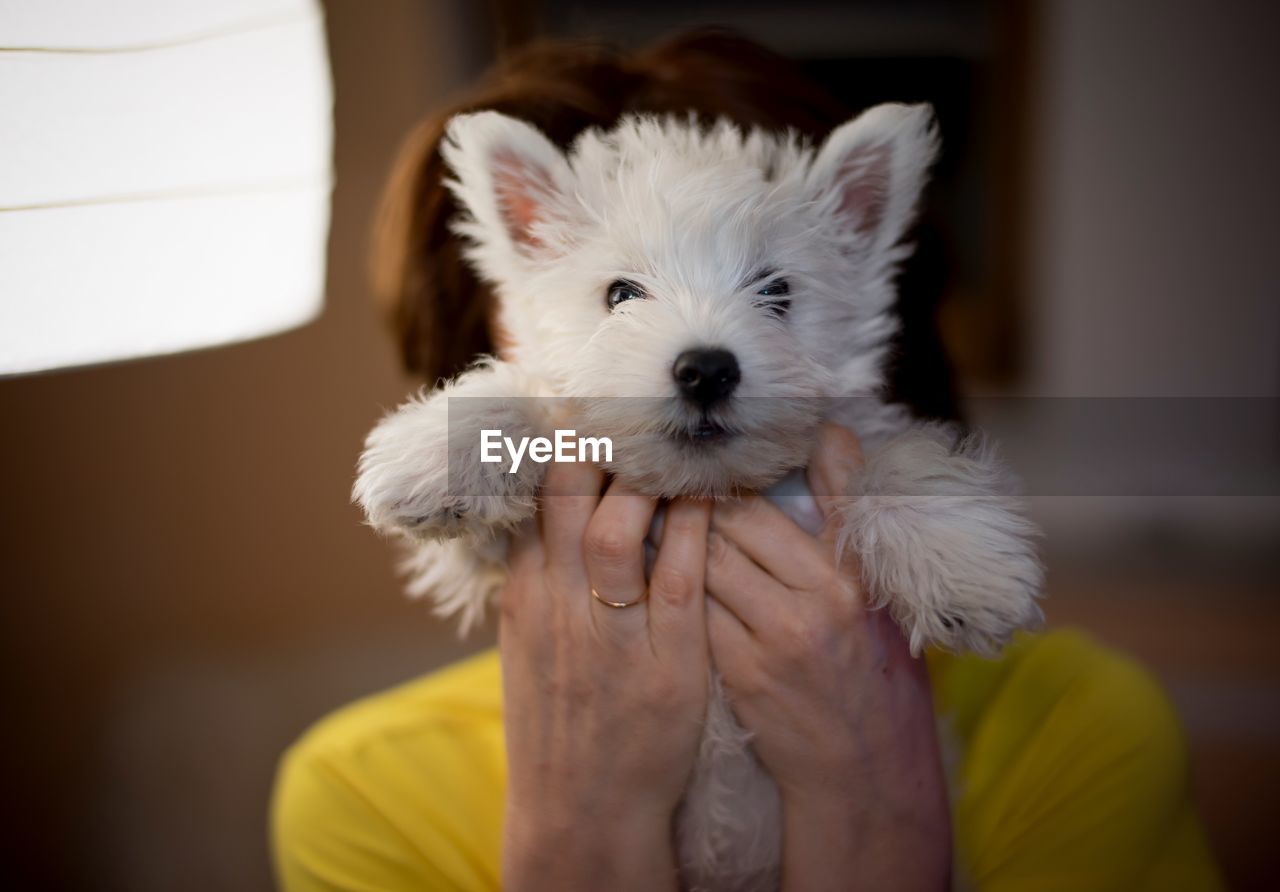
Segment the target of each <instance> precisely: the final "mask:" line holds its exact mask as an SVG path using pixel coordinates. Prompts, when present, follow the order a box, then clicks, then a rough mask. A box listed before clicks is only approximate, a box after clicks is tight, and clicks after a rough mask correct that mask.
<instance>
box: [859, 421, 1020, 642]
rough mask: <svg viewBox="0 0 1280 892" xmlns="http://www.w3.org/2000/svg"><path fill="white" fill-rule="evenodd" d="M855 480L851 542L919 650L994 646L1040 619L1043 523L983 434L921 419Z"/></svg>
mask: <svg viewBox="0 0 1280 892" xmlns="http://www.w3.org/2000/svg"><path fill="white" fill-rule="evenodd" d="M855 486H856V491H855V492H854V493H853V495H854V498H853V499H852V500H851V502H850V504H849V506H848V508H847V509H846V512H845V519H844V526H843V530H842V540H841V544H842V547H844V546H848V547H850V548H852V549H854V550H855V551H856V552H857V553H858V555H859V557H860V558H861V560H862V565H863V574H864V577H865V579H866V581H867V584H868V586H869V588H870V592H871V596H872V603H873V604H874V605H875V606H882V605H883V606H886V607H887V608H888V610H889V611H890V612H891V614H892V615H893V617H894V619H895V620H897V621H898V623H899V624H900V625H901V626H902V628H903V631H905V632H906V633H907V635H908V638H909V640H910V644H911V650H912V652H913V653H917V654H918V653H920V652H921V651H922V650H923V649H924V647H925V645H927V644H934V645H938V646H940V647H943V648H945V649H947V650H951V651H966V650H972V651H977V652H979V653H985V654H993V653H995V652H996V651H998V650H999V649H1000V647H1002V646H1003V645H1004V644H1005V642H1007V641H1008V640H1009V637H1010V636H1011V635H1012V634H1013V633H1014V632H1015V631H1016V630H1018V629H1021V628H1030V627H1033V626H1035V625H1037V624H1038V623H1039V622H1040V621H1041V619H1042V614H1041V612H1040V608H1039V606H1038V605H1037V603H1036V599H1037V598H1038V597H1039V596H1040V590H1041V586H1042V584H1043V576H1044V573H1043V569H1042V568H1041V566H1040V561H1039V559H1038V558H1037V556H1036V551H1035V547H1034V540H1035V538H1036V536H1037V535H1038V530H1037V529H1036V527H1035V525H1034V524H1032V523H1031V522H1030V521H1029V520H1028V519H1027V518H1026V517H1025V516H1024V515H1023V513H1022V508H1021V504H1020V502H1019V500H1018V499H1016V498H1014V497H1013V496H1012V495H1010V494H1009V493H1010V491H1011V489H1012V487H1011V485H1010V481H1009V475H1008V472H1007V471H1006V470H1005V469H1004V468H1003V467H1002V466H1001V464H1000V463H999V462H998V460H997V459H996V457H995V455H994V453H993V451H992V450H991V449H990V448H989V447H988V446H987V445H986V444H985V442H984V441H982V440H981V439H979V438H974V437H969V438H965V439H962V440H959V441H957V440H956V439H955V437H954V435H952V434H951V433H950V432H949V431H948V430H947V429H945V428H938V427H932V426H930V427H924V428H918V429H913V430H912V431H909V432H907V433H906V434H903V435H902V436H900V437H898V438H896V439H894V440H892V441H890V442H889V443H888V444H886V445H885V447H884V448H883V449H881V450H880V451H878V452H876V453H875V454H873V455H872V456H871V458H870V460H869V461H868V463H867V466H866V468H865V470H864V473H863V474H862V475H861V476H860V477H859V479H858V480H857V482H856V484H855Z"/></svg>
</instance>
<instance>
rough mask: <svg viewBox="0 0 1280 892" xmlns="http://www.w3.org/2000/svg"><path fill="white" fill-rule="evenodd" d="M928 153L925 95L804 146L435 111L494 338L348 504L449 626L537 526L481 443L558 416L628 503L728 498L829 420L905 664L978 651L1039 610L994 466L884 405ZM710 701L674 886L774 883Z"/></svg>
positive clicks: (379, 455) (771, 817) (1021, 526)
mask: <svg viewBox="0 0 1280 892" xmlns="http://www.w3.org/2000/svg"><path fill="white" fill-rule="evenodd" d="M936 147H937V138H936V132H935V130H934V127H933V124H932V118H931V114H930V110H929V109H928V108H927V107H925V106H904V105H881V106H877V107H875V108H872V109H870V110H869V111H867V112H865V113H863V114H862V115H861V116H859V117H857V118H855V119H854V120H851V121H849V122H848V123H846V124H844V125H843V126H841V127H839V128H838V129H836V130H835V131H834V132H833V133H832V134H831V135H830V137H829V138H828V139H827V140H826V141H825V142H824V143H823V145H822V146H820V147H818V148H817V149H816V150H815V149H814V148H811V147H809V146H807V145H805V144H803V143H802V142H801V141H800V140H798V139H797V138H795V137H793V136H778V135H773V134H768V133H762V132H756V131H753V132H750V133H743V132H742V131H740V130H739V129H737V128H735V127H734V126H731V125H730V124H728V123H720V124H718V125H716V126H714V127H711V128H706V127H701V126H698V125H697V124H696V123H695V122H693V121H692V120H686V119H673V118H666V119H657V118H648V117H630V118H626V119H624V120H623V122H622V123H621V124H620V125H619V126H618V127H616V128H615V129H613V130H611V131H608V132H600V131H587V132H585V133H583V134H582V135H581V136H580V137H579V138H578V139H577V141H576V142H575V143H574V145H573V147H572V149H571V150H570V151H569V152H568V153H567V154H566V153H564V152H561V151H560V150H559V149H557V148H556V147H555V146H554V145H553V144H552V143H551V142H550V141H549V140H547V139H546V137H544V136H543V135H542V134H541V133H539V132H538V131H537V130H535V129H534V128H532V127H530V126H529V125H527V124H525V123H523V122H521V121H518V120H514V119H512V118H509V117H506V116H503V115H500V114H497V113H493V112H482V113H478V114H469V115H461V116H458V117H456V118H454V119H453V120H452V121H451V122H450V124H449V127H448V132H447V137H446V140H445V142H444V144H443V152H444V157H445V160H446V162H447V163H448V165H449V167H450V168H451V170H452V172H453V175H454V179H453V180H451V181H450V184H449V185H450V187H451V188H452V190H453V192H454V194H455V195H456V197H457V199H458V202H459V204H460V206H461V207H462V208H463V209H465V212H466V213H465V215H463V216H461V218H460V219H458V220H456V221H455V224H454V225H455V231H456V232H457V233H458V234H459V235H460V236H462V237H463V238H464V239H465V240H466V241H467V244H468V258H469V260H470V262H471V263H472V264H473V265H474V267H475V269H476V270H477V272H478V273H479V274H480V276H482V277H483V278H484V279H485V280H487V281H488V282H489V283H491V284H492V285H493V286H494V288H495V291H496V293H497V294H498V296H499V309H498V312H499V318H498V322H499V324H500V326H501V328H502V329H503V330H504V331H505V332H507V333H509V335H510V336H511V339H512V341H513V344H512V346H511V348H510V351H509V353H508V354H507V355H506V356H505V357H504V358H503V359H502V360H499V359H488V360H485V361H484V362H482V363H480V364H478V365H477V366H476V367H475V368H473V369H472V370H470V371H468V372H466V373H465V374H463V375H461V376H460V377H458V378H457V379H456V380H454V381H452V382H451V383H449V384H447V385H445V386H444V387H442V388H440V389H437V390H434V391H431V392H427V393H423V394H421V395H419V396H417V397H415V398H414V399H411V400H410V401H409V402H407V403H405V404H404V405H403V406H401V407H400V408H399V409H397V410H396V411H395V412H393V413H391V414H390V415H388V416H387V417H386V418H384V419H383V420H382V422H381V423H380V424H379V425H378V426H377V427H376V428H375V429H374V430H373V432H372V433H371V434H370V435H369V438H368V442H367V444H366V449H365V452H364V454H363V456H362V457H361V460H360V468H359V477H358V480H357V482H356V485H355V498H356V499H357V500H358V501H359V503H360V504H361V505H362V506H363V508H364V510H365V512H366V513H367V515H368V518H369V520H370V522H371V523H372V524H373V526H375V527H376V528H377V529H379V530H381V531H384V532H392V533H398V534H402V535H404V536H406V537H408V538H409V539H411V540H413V541H414V542H415V543H416V546H415V547H416V552H415V554H414V556H413V557H412V559H411V561H410V570H411V572H412V574H413V580H412V582H411V585H410V588H411V591H413V592H415V593H418V594H430V595H431V596H432V597H434V598H435V600H436V603H437V606H438V609H439V610H440V611H441V612H442V613H445V614H450V615H456V616H458V617H459V618H460V619H461V621H462V623H463V625H464V628H465V627H466V626H469V625H470V624H471V623H473V622H475V621H476V620H477V619H478V618H479V617H480V616H481V615H482V613H483V610H484V606H485V604H486V603H487V602H488V601H489V600H490V599H491V598H492V597H493V595H494V594H495V593H496V592H497V590H498V589H499V588H500V587H501V585H502V582H503V579H504V571H503V564H502V560H503V553H504V550H505V530H507V529H509V528H511V527H512V526H514V525H515V524H517V523H519V522H520V521H521V520H523V519H525V518H526V517H528V516H529V515H530V514H531V513H532V512H533V511H534V509H535V500H536V495H537V491H538V488H539V485H540V482H541V475H542V472H543V471H544V469H545V465H544V464H541V463H538V462H534V461H529V460H525V461H523V462H522V463H520V465H519V468H518V470H517V471H516V473H508V471H510V470H511V469H512V466H513V463H512V461H511V460H510V458H509V457H505V453H504V460H503V461H501V462H498V463H486V462H481V461H480V454H481V453H480V447H481V441H482V437H481V431H484V430H500V431H502V433H503V435H504V436H507V437H511V438H512V439H513V440H518V439H519V438H522V437H536V436H550V435H551V430H552V427H553V421H555V422H557V423H560V424H561V425H563V423H564V421H565V420H566V419H570V420H571V421H572V425H571V426H572V427H574V428H575V429H576V430H577V431H578V432H579V433H581V434H583V435H590V436H593V437H608V438H610V440H611V441H612V444H613V458H612V461H610V462H608V463H607V464H606V468H607V470H608V471H609V472H610V473H612V474H613V475H615V476H616V477H618V478H619V479H621V480H624V481H625V482H627V483H628V484H630V485H631V486H632V487H635V488H637V489H639V490H641V491H643V492H645V493H647V494H650V495H657V496H663V497H673V496H678V495H693V494H703V495H712V496H727V495H731V494H733V493H735V492H738V491H745V490H759V489H764V488H766V487H768V486H769V485H771V484H774V483H775V482H777V481H778V480H779V479H780V478H782V477H784V476H785V475H787V474H788V472H792V471H794V470H795V469H797V468H800V467H801V466H802V465H803V464H804V463H805V461H806V458H807V456H808V454H809V451H810V448H811V445H812V442H813V435H814V432H815V429H816V428H817V426H818V425H819V424H820V423H821V422H822V420H823V419H824V418H832V419H833V420H836V421H838V422H840V423H842V424H844V425H846V426H847V427H850V428H851V429H853V430H854V431H855V432H856V433H857V434H858V435H859V437H860V438H861V439H862V442H863V445H864V450H865V452H866V455H867V464H866V468H865V470H864V471H863V472H862V473H861V474H860V475H859V476H858V478H857V479H856V480H855V482H854V485H853V487H854V488H853V492H851V493H849V495H850V496H853V497H854V498H851V499H850V500H849V502H848V505H847V508H846V509H844V512H843V516H842V517H841V518H840V520H841V523H842V528H841V535H840V542H841V545H842V546H843V547H847V548H851V549H853V550H855V551H856V552H857V553H858V556H859V558H860V560H861V563H862V567H863V570H864V574H865V583H866V586H867V590H868V592H869V597H870V599H871V603H872V604H873V605H874V606H883V607H885V608H886V609H888V610H889V611H890V612H891V614H892V616H893V617H894V618H895V619H896V620H897V621H898V622H899V623H900V624H901V626H902V628H903V629H904V631H905V632H906V634H907V636H908V637H909V640H910V643H911V648H912V650H913V651H914V652H916V653H919V652H920V651H921V650H922V649H923V648H924V647H925V646H926V645H937V646H941V647H944V648H948V649H951V650H979V651H982V652H987V653H990V652H994V651H995V650H996V649H998V648H999V646H1000V645H1002V644H1003V643H1004V642H1005V641H1006V640H1007V639H1008V637H1009V635H1010V634H1011V633H1012V632H1013V631H1014V630H1015V629H1017V628H1019V627H1024V626H1028V625H1030V624H1032V623H1034V622H1035V621H1037V620H1038V619H1039V615H1040V614H1039V609H1038V607H1037V606H1036V601H1035V599H1036V597H1037V596H1038V594H1039V590H1040V585H1041V576H1042V574H1041V569H1040V565H1039V563H1038V561H1037V559H1036V556H1035V551H1034V549H1033V546H1032V544H1031V543H1032V540H1033V537H1034V534H1035V530H1034V528H1033V527H1032V525H1031V524H1030V523H1029V522H1028V521H1027V520H1026V519H1025V518H1024V517H1023V515H1022V514H1021V513H1020V509H1019V506H1018V504H1017V502H1016V501H1014V500H1013V499H1012V498H1011V493H1010V492H1009V491H1008V484H1007V474H1006V473H1005V472H1004V470H1003V469H1002V467H1001V466H1000V464H999V463H998V462H997V461H996V459H995V457H994V455H993V454H992V451H991V450H990V449H989V448H987V447H986V446H984V445H983V444H982V442H981V441H979V440H976V439H973V438H960V437H959V436H958V435H957V433H956V432H955V431H954V430H952V429H950V428H946V427H943V426H939V425H924V424H916V423H913V422H912V420H911V417H910V415H909V414H908V413H907V412H906V411H905V409H904V408H903V407H901V406H895V405H891V404H888V403H887V402H886V401H885V400H884V398H883V397H882V396H881V394H882V391H883V384H884V365H885V360H886V354H887V351H888V349H889V344H890V339H891V337H892V336H893V335H894V334H895V332H896V330H897V321H896V317H895V316H894V315H893V312H892V306H893V301H894V288H893V280H894V276H895V274H896V272H897V268H898V265H899V264H900V262H901V261H902V260H903V259H904V257H905V256H906V255H907V254H908V253H909V249H908V248H907V247H904V246H903V245H901V244H900V243H899V242H900V240H901V239H902V237H903V234H904V233H905V231H906V229H907V227H908V224H909V223H910V222H911V218H912V214H913V211H914V207H915V205H916V202H917V200H918V199H919V196H920V192H921V189H922V188H923V186H924V182H925V177H926V173H927V169H928V166H929V164H930V162H931V160H932V159H933V156H934V153H935V151H936ZM712 690H713V697H712V702H711V704H710V708H709V711H708V716H707V724H706V728H705V731H704V742H703V746H702V747H701V752H700V755H699V762H698V765H697V767H696V769H695V773H694V777H693V780H692V782H691V785H690V787H689V790H688V791H687V793H686V795H685V800H684V805H683V807H682V809H681V815H680V819H679V823H678V835H679V847H680V859H681V864H682V870H683V872H684V875H685V878H686V880H687V881H688V883H689V885H690V886H691V887H692V888H697V889H715V890H721V889H755V888H760V889H766V888H770V887H772V886H774V885H776V882H777V865H778V862H779V846H780V840H781V829H780V826H781V825H780V819H779V804H778V795H777V790H776V788H775V787H774V784H773V782H772V781H771V779H770V778H769V777H768V776H767V775H766V774H765V773H764V772H763V771H762V769H761V768H760V767H759V763H758V762H757V761H756V760H755V759H754V757H753V755H752V753H751V751H750V745H749V734H748V733H747V732H746V731H745V730H743V729H742V728H741V727H740V726H739V725H738V724H737V722H736V721H735V719H734V717H733V713H732V711H731V709H730V707H729V704H728V703H727V702H726V700H725V698H724V695H723V693H722V691H721V687H720V685H719V683H718V682H716V683H715V684H713V687H712Z"/></svg>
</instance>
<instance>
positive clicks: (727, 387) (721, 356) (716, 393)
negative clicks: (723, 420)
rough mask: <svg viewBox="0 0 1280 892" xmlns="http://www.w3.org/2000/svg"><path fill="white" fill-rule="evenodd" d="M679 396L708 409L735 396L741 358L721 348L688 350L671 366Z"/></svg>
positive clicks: (739, 375) (740, 378)
mask: <svg viewBox="0 0 1280 892" xmlns="http://www.w3.org/2000/svg"><path fill="white" fill-rule="evenodd" d="M671 375H672V377H673V378H675V380H676V387H678V388H679V390H680V395H681V396H683V397H684V398H685V399H686V400H688V401H689V402H691V403H693V404H694V405H696V406H698V407H699V408H701V409H703V410H706V409H710V408H711V407H712V406H714V405H716V404H717V403H722V402H724V401H725V400H726V399H728V398H729V396H730V395H732V393H733V391H734V390H735V389H736V388H737V386H738V382H740V381H741V380H742V372H741V371H740V370H739V368H738V359H737V357H735V356H734V355H733V354H732V353H730V352H729V351H728V350H724V349H721V348H719V347H710V348H707V347H699V348H696V349H693V350H686V351H684V352H683V353H681V354H680V355H679V356H677V357H676V361H675V364H674V365H672V366H671Z"/></svg>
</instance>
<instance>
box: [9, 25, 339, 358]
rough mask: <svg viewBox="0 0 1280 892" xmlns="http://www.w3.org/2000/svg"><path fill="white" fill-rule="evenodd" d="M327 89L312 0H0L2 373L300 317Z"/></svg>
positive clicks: (310, 308) (317, 261)
mask: <svg viewBox="0 0 1280 892" xmlns="http://www.w3.org/2000/svg"><path fill="white" fill-rule="evenodd" d="M332 105H333V99H332V88H331V83H330V76H329V66H328V54H327V52H326V46H325V33H324V21H323V17H322V14H321V12H320V9H319V7H318V5H317V3H316V2H315V0H218V2H216V3H211V2H208V0H0V374H17V373H22V372H33V371H39V370H43V369H51V368H57V367H63V366H71V365H82V364H87V363H97V362H104V361H108V360H116V359H126V358H130V357H137V356H146V355H154V354H163V353H173V352H177V351H181V350H189V349H194V348H198V347H208V346H213V345H216V344H224V343H228V342H232V341H238V340H244V339H247V338H252V337H258V336H261V335H266V334H270V333H273V332H278V331H281V330H284V329H287V328H290V327H293V326H296V325H300V324H302V323H304V322H306V321H308V320H310V319H312V318H314V317H315V315H316V314H317V313H318V312H319V311H320V309H321V306H322V302H323V294H324V268H325V245H326V242H327V238H328V228H329V193H330V188H331V184H332V169H331V157H332V140H333V135H332Z"/></svg>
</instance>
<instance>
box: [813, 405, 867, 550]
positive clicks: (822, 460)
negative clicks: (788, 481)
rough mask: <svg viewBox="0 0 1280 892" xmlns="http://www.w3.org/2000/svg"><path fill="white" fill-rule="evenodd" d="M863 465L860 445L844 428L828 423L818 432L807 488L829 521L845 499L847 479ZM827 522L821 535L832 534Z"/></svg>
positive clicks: (833, 530)
mask: <svg viewBox="0 0 1280 892" xmlns="http://www.w3.org/2000/svg"><path fill="white" fill-rule="evenodd" d="M862 465H863V458H862V446H861V444H860V443H859V442H858V438H857V437H856V436H854V435H853V433H852V432H850V431H849V430H847V429H846V428H843V427H840V426H839V425H838V424H832V423H830V422H828V423H827V424H824V425H823V426H822V429H821V430H820V431H819V432H818V443H817V446H815V447H814V450H813V455H812V456H810V459H809V470H808V479H809V488H810V489H811V490H812V491H813V498H814V501H816V502H817V503H818V508H819V509H821V511H822V514H823V516H824V517H825V518H826V519H827V520H828V521H830V520H831V518H832V517H833V516H834V515H835V514H836V512H838V511H839V510H840V508H841V506H843V505H844V504H845V503H846V502H847V501H848V497H847V493H848V492H849V480H850V478H852V477H853V475H854V474H856V473H857V472H858V470H859V469H861V467H862ZM834 532H835V526H834V525H833V524H831V523H828V524H827V526H826V528H825V529H824V530H823V533H824V537H825V538H830V537H831V536H832V535H834Z"/></svg>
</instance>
